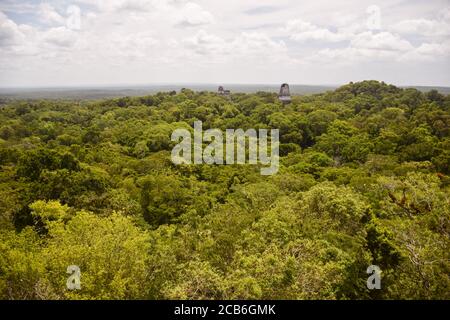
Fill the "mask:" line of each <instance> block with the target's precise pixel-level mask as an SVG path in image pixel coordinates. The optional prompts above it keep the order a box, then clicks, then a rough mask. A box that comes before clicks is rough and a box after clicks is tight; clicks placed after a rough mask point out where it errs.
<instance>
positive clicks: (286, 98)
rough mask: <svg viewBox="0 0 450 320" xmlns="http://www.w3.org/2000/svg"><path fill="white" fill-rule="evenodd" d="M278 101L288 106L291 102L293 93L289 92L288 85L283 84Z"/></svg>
mask: <svg viewBox="0 0 450 320" xmlns="http://www.w3.org/2000/svg"><path fill="white" fill-rule="evenodd" d="M278 99H279V100H280V101H281V102H282V103H283V104H288V103H290V102H291V93H290V92H289V85H288V84H287V83H283V84H282V85H281V87H280V94H279V95H278Z"/></svg>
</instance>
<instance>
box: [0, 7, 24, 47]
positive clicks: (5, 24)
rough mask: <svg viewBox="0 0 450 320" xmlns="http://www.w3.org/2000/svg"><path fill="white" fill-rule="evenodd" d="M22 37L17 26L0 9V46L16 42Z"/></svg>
mask: <svg viewBox="0 0 450 320" xmlns="http://www.w3.org/2000/svg"><path fill="white" fill-rule="evenodd" d="M22 39H23V34H22V32H21V31H20V28H19V26H18V25H17V24H16V23H15V22H14V21H12V20H10V19H8V17H7V16H6V15H5V14H4V13H3V12H1V11H0V47H4V46H9V45H13V44H17V43H18V42H19V41H21V40H22Z"/></svg>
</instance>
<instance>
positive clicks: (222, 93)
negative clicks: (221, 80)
mask: <svg viewBox="0 0 450 320" xmlns="http://www.w3.org/2000/svg"><path fill="white" fill-rule="evenodd" d="M217 93H218V94H219V96H226V97H228V96H229V95H230V90H224V89H223V87H222V86H219V89H217Z"/></svg>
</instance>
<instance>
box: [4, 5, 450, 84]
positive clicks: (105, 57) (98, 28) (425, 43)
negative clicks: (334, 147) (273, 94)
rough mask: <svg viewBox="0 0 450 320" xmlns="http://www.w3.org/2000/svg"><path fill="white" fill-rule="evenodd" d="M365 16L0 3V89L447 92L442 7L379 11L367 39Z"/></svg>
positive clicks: (322, 10) (341, 11)
mask: <svg viewBox="0 0 450 320" xmlns="http://www.w3.org/2000/svg"><path fill="white" fill-rule="evenodd" d="M69 4H71V5H78V6H79V7H80V8H81V16H80V17H81V24H80V27H79V28H78V27H77V28H71V27H70V26H71V25H73V24H71V23H68V19H69V17H70V12H69V11H68V8H67V7H66V6H68V5H69ZM371 4H372V1H369V0H367V1H366V0H361V1H356V0H345V1H342V2H341V1H340V2H339V3H338V2H332V1H331V0H315V1H312V2H299V1H294V0H248V1H245V2H244V1H242V0H227V1H226V2H224V1H208V0H73V1H72V2H66V1H61V2H57V0H43V1H42V4H41V2H40V1H37V0H36V1H34V2H30V1H28V0H17V1H12V0H3V1H0V65H1V68H2V72H1V73H0V85H2V84H3V85H4V84H8V85H13V84H14V83H18V84H23V83H27V84H35V85H50V84H54V83H56V84H60V83H74V82H75V81H77V83H83V82H89V83H95V82H103V83H108V82H120V83H132V82H140V83H148V82H161V81H166V82H171V81H174V82H181V81H187V82H191V81H194V82H195V81H198V82H209V81H212V79H216V80H217V81H223V79H227V80H228V81H231V82H244V81H256V82H266V83H267V82H273V81H277V82H278V81H292V82H303V83H313V82H314V83H320V82H322V83H323V82H327V83H330V82H339V81H344V82H345V81H350V80H355V79H357V78H366V77H369V78H377V77H376V76H379V77H378V78H380V77H381V78H382V80H385V81H392V80H391V79H394V80H395V79H399V74H408V75H410V77H408V78H407V79H406V80H407V81H409V80H411V81H419V82H420V83H423V82H425V81H428V82H433V81H439V82H440V83H441V84H443V83H448V84H449V85H450V75H448V71H447V70H448V69H449V67H450V52H449V44H448V41H449V37H450V31H449V27H448V24H449V21H450V10H449V8H448V4H444V3H442V2H439V1H436V2H430V3H428V4H426V3H419V2H416V1H414V2H411V3H409V2H408V3H407V2H404V1H395V2H392V1H391V0H379V1H378V2H377V5H378V6H379V7H380V9H381V17H382V22H383V23H382V24H381V30H378V31H377V32H374V31H373V30H372V31H370V30H368V27H367V23H366V22H367V18H368V14H367V12H366V9H367V7H368V6H369V5H371ZM2 11H3V13H2ZM249 13H259V14H249ZM417 61H419V62H422V61H423V62H426V63H416V62H417ZM426 65H427V66H428V68H427V69H425V68H426ZM393 67H394V68H395V71H394V68H393ZM351 68H353V69H354V70H355V71H354V73H353V74H349V71H348V70H350V69H351ZM331 69H333V70H334V71H333V72H331V71H330V70H331ZM423 70H426V72H425V74H426V76H424V72H419V71H423ZM430 70H433V72H431V71H430ZM413 72H415V73H416V76H414V75H413ZM42 79H46V80H45V81H48V82H49V83H42V81H43V80H42ZM47 79H49V80H47ZM333 79H334V80H333ZM436 79H438V80H436ZM422 80H423V82H422ZM408 84H411V83H408Z"/></svg>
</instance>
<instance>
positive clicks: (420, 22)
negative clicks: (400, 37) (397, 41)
mask: <svg viewBox="0 0 450 320" xmlns="http://www.w3.org/2000/svg"><path fill="white" fill-rule="evenodd" d="M392 30H394V31H396V32H398V33H401V34H409V35H423V36H428V37H436V36H449V35H450V20H447V21H444V20H429V19H410V20H403V21H400V22H399V23H397V24H395V25H394V26H393V27H392Z"/></svg>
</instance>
